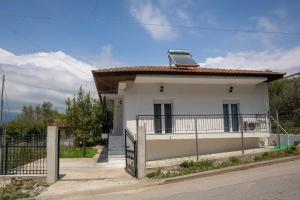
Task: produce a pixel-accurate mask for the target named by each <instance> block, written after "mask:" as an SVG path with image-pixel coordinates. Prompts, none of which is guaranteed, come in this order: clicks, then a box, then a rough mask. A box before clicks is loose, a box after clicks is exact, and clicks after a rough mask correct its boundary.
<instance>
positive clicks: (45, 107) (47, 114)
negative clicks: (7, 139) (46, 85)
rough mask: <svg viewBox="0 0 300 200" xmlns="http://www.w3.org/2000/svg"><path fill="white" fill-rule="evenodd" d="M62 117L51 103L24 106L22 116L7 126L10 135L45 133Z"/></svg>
mask: <svg viewBox="0 0 300 200" xmlns="http://www.w3.org/2000/svg"><path fill="white" fill-rule="evenodd" d="M58 116H60V114H59V113H58V112H57V110H56V109H55V108H54V107H53V104H52V103H51V102H48V101H45V102H43V104H42V106H40V105H36V106H35V107H34V106H32V105H28V106H23V108H22V112H21V114H20V115H19V116H18V117H17V118H16V119H15V120H14V121H11V122H9V123H7V125H6V132H7V134H10V135H21V134H35V133H45V132H46V127H47V125H49V124H51V123H53V122H54V120H55V118H57V117H58Z"/></svg>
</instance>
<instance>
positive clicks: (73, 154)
mask: <svg viewBox="0 0 300 200" xmlns="http://www.w3.org/2000/svg"><path fill="white" fill-rule="evenodd" d="M96 153H97V150H96V149H94V148H87V149H86V153H85V155H83V149H78V148H71V149H66V150H61V152H60V157H61V158H92V157H94V155H95V154H96Z"/></svg>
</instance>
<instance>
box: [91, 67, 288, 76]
mask: <svg viewBox="0 0 300 200" xmlns="http://www.w3.org/2000/svg"><path fill="white" fill-rule="evenodd" d="M98 73H99V74H103V75H104V74H111V73H112V74H116V75H117V74H119V73H122V74H123V73H124V74H128V73H130V74H135V73H136V74H143V73H145V74H151V73H153V74H160V73H162V74H168V73H170V74H174V73H176V74H177V73H178V74H197V75H201V74H205V75H208V74H211V75H214V74H218V75H229V76H230V75H233V76H236V75H237V76H238V75H250V76H251V75H254V76H255V75H279V76H283V75H284V74H283V73H278V72H272V71H258V70H238V69H220V68H203V67H197V68H195V67H194V68H188V69H187V68H176V67H172V68H171V67H169V66H133V67H118V68H108V69H98V70H93V74H98Z"/></svg>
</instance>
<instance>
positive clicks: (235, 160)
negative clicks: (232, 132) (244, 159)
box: [229, 156, 240, 164]
mask: <svg viewBox="0 0 300 200" xmlns="http://www.w3.org/2000/svg"><path fill="white" fill-rule="evenodd" d="M229 161H230V162H231V163H233V164H238V163H240V159H239V158H238V157H235V156H234V157H230V158H229Z"/></svg>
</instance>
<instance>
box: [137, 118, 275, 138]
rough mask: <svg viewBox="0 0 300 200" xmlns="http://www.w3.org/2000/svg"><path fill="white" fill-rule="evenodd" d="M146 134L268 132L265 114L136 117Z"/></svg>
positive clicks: (267, 119)
mask: <svg viewBox="0 0 300 200" xmlns="http://www.w3.org/2000/svg"><path fill="white" fill-rule="evenodd" d="M137 125H138V126H145V129H146V134H193V133H195V132H197V133H199V134H201V133H227V132H229V133H234V132H241V130H243V132H269V118H268V115H267V114H238V115H229V114H228V115H226V114H225V115H223V114H218V115H138V116H137Z"/></svg>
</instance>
